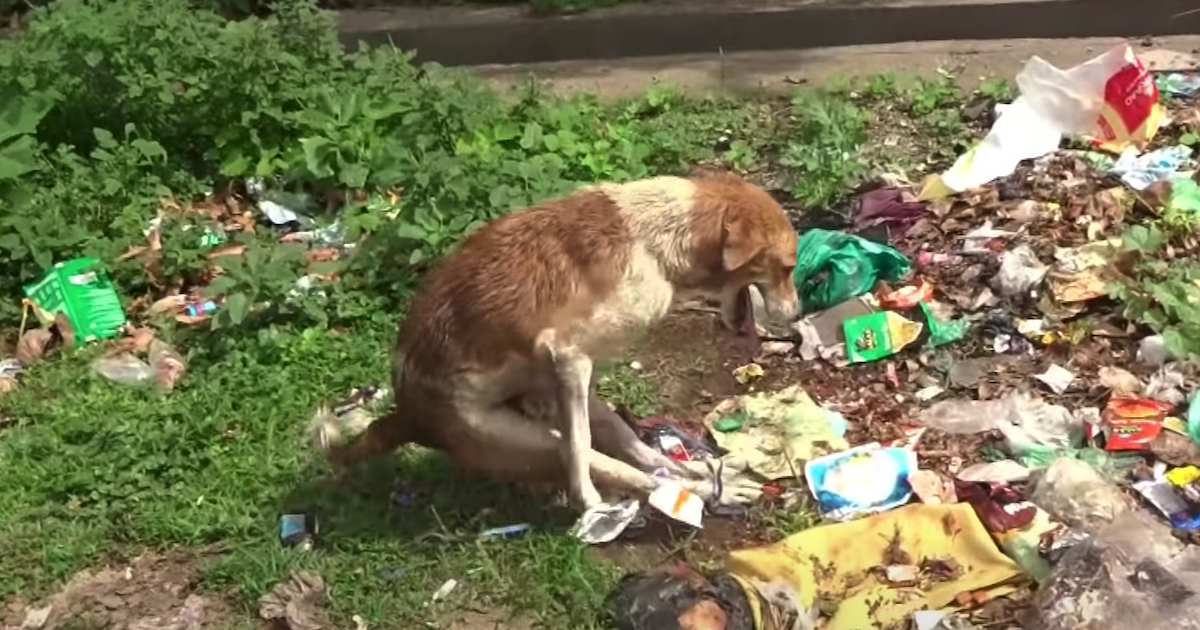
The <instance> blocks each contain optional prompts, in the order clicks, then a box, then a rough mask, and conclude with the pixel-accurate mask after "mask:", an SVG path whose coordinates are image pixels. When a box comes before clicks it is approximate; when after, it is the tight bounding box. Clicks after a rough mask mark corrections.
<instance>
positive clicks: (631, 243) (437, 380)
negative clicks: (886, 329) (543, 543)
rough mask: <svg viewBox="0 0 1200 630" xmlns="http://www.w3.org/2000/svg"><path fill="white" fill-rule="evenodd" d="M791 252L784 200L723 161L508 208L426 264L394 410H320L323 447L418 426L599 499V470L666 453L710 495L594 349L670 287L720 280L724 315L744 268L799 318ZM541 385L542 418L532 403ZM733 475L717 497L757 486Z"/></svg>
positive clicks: (395, 440) (640, 464)
mask: <svg viewBox="0 0 1200 630" xmlns="http://www.w3.org/2000/svg"><path fill="white" fill-rule="evenodd" d="M795 264H796V233H795V230H794V229H793V228H792V226H791V225H790V224H789V222H788V220H787V217H786V216H785V215H784V212H783V209H782V208H780V206H779V205H778V204H777V203H776V202H775V201H774V200H773V199H772V198H771V197H770V196H769V195H768V194H766V193H765V192H764V191H762V190H761V189H759V188H757V187H755V186H753V185H751V184H749V183H747V182H746V181H744V180H743V179H741V178H739V177H737V176H736V175H733V174H729V173H714V174H697V175H693V176H691V177H688V178H680V177H658V178H654V179H647V180H641V181H634V182H629V183H626V184H602V185H597V186H590V187H586V188H582V189H580V190H578V191H577V192H575V193H573V194H572V195H570V196H568V197H565V198H562V199H555V200H551V201H546V202H544V203H541V204H539V205H537V206H534V207H532V208H529V209H526V210H523V211H519V212H515V213H513V214H510V215H508V216H506V217H504V218H501V219H498V220H496V221H493V222H492V223H490V224H488V225H486V226H484V227H482V228H480V229H479V230H478V231H476V232H475V233H473V234H471V235H470V236H469V237H467V238H466V239H465V240H464V242H463V243H462V246H461V247H460V248H459V249H458V250H457V251H456V252H454V253H452V254H450V255H449V256H447V257H446V258H445V259H444V260H443V261H442V262H441V264H440V265H439V266H438V267H437V268H435V269H434V270H432V271H431V272H430V273H429V274H428V275H427V277H426V279H425V283H424V287H423V288H422V290H421V291H420V292H419V293H418V295H417V296H416V298H414V299H413V301H412V304H411V308H410V311H409V313H408V317H407V319H406V320H405V321H404V323H403V324H402V325H401V329H400V337H399V342H398V346H399V347H398V357H397V361H396V371H395V377H394V384H393V385H394V392H395V407H394V410H393V411H392V412H391V413H390V414H389V415H387V416H384V417H381V418H379V419H377V420H375V421H374V422H372V423H371V424H370V425H369V426H368V427H367V428H366V430H365V434H364V435H357V436H354V435H350V434H351V433H354V431H347V430H343V429H342V428H340V427H339V426H338V424H337V423H336V421H335V420H334V419H333V417H332V416H331V415H330V414H328V413H324V414H318V417H317V418H316V419H315V420H314V422H315V425H314V429H315V438H316V440H317V444H318V447H319V448H320V449H321V450H322V451H324V452H325V453H326V454H327V455H328V457H329V458H330V459H331V460H333V461H334V462H338V463H342V464H346V463H354V462H357V461H360V460H362V459H364V458H366V457H368V456H371V455H375V454H379V453H386V452H391V451H393V450H394V449H395V448H396V447H397V446H399V445H401V444H404V443H408V442H415V443H418V444H421V445H423V446H427V447H430V448H435V449H439V450H442V451H444V452H446V453H447V454H448V455H449V457H450V458H451V460H452V461H453V462H454V463H455V464H456V465H457V466H460V467H462V468H464V469H467V470H469V471H474V472H476V473H479V474H482V475H485V476H488V477H492V478H497V479H504V480H510V481H519V482H527V483H562V482H563V481H566V482H567V485H568V488H569V490H570V492H571V495H572V498H574V499H575V500H576V501H578V502H579V503H580V504H582V505H583V507H584V508H591V507H595V506H597V505H598V504H600V503H602V500H601V497H600V493H599V492H598V491H597V489H596V485H597V484H598V485H600V486H602V487H605V488H608V489H611V490H620V491H626V492H631V493H635V494H640V495H642V496H645V495H648V494H649V493H650V492H652V491H653V490H654V489H655V487H656V486H657V482H656V480H655V479H654V477H653V476H652V473H653V471H655V470H657V469H660V468H667V469H668V470H670V471H671V472H673V473H674V474H675V475H676V476H677V477H679V478H681V483H683V485H684V487H686V488H687V489H688V490H690V491H692V492H694V493H695V494H697V495H699V496H700V497H701V498H704V499H706V500H707V499H710V498H713V496H714V493H715V492H717V491H716V490H714V486H715V485H716V484H715V481H717V480H715V479H714V478H713V473H712V472H711V470H710V469H709V468H708V467H707V466H705V465H701V464H699V463H691V465H684V464H679V463H677V462H674V461H672V460H670V459H669V458H667V457H665V456H664V455H662V454H661V453H659V452H657V451H655V450H654V449H652V448H650V447H649V446H647V445H646V444H644V443H642V442H641V441H640V440H639V439H638V437H637V435H635V433H634V432H633V430H632V429H630V428H629V426H628V425H626V424H625V423H624V422H623V421H622V420H621V419H620V417H619V416H618V415H617V414H616V413H614V412H613V411H612V410H611V409H610V408H609V407H608V405H606V404H605V403H604V402H602V401H601V400H600V399H599V398H597V397H596V395H595V394H594V393H593V392H592V360H593V358H601V357H605V358H615V357H614V355H618V354H619V353H620V352H621V351H622V350H623V349H624V348H625V347H626V345H627V342H628V341H629V340H630V337H631V335H633V334H635V333H637V332H640V331H642V330H644V329H645V328H646V327H647V326H648V325H649V324H651V323H653V322H655V321H656V320H659V319H661V318H663V317H664V316H665V315H666V314H667V312H668V310H669V308H670V307H671V305H672V301H673V299H674V298H675V297H676V296H677V295H678V294H684V293H692V294H696V293H698V294H707V295H711V296H714V297H717V298H719V299H720V300H721V312H722V320H723V321H724V323H725V324H726V325H727V326H729V327H733V326H734V325H735V321H734V320H735V316H736V315H735V314H736V311H737V296H738V294H739V293H740V292H741V291H743V290H744V289H746V288H747V287H748V286H750V285H752V284H753V285H755V286H757V287H758V288H759V290H760V291H761V292H762V293H763V295H764V296H765V297H766V305H767V311H768V314H769V316H770V317H771V319H773V320H778V321H780V322H787V321H790V320H794V319H795V318H796V317H797V316H798V314H799V311H800V307H799V303H798V300H797V297H796V288H795V285H794V284H793V281H792V268H793V266H794V265H795ZM542 403H550V406H551V407H552V408H554V409H555V411H553V412H552V413H550V414H549V415H550V416H551V417H552V418H553V419H550V418H547V417H546V414H539V413H532V412H530V411H528V410H529V409H531V408H537V407H538V405H539V404H542ZM358 433H363V432H362V430H361V428H360V429H359V430H358ZM730 483H732V484H733V487H730V486H729V485H725V487H724V488H723V492H722V497H721V498H722V499H724V500H734V501H736V500H738V499H739V498H741V499H742V500H748V498H749V497H753V496H755V495H757V494H758V493H759V492H760V491H761V487H760V486H757V484H753V483H752V482H745V481H742V482H730Z"/></svg>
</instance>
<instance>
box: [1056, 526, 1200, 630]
mask: <svg viewBox="0 0 1200 630" xmlns="http://www.w3.org/2000/svg"><path fill="white" fill-rule="evenodd" d="M1197 568H1200V567H1198V566H1197V558H1196V557H1195V554H1194V553H1191V552H1180V550H1179V545H1178V543H1177V542H1176V541H1173V540H1172V539H1171V537H1170V535H1169V534H1167V533H1166V528H1165V527H1163V526H1161V525H1159V524H1156V523H1151V522H1147V521H1145V520H1143V519H1142V518H1141V517H1140V515H1139V514H1137V513H1132V512H1131V513H1128V514H1126V515H1124V516H1122V517H1120V518H1119V519H1118V520H1117V521H1115V522H1114V523H1113V524H1112V525H1110V526H1108V527H1105V528H1104V529H1102V530H1101V531H1099V532H1098V533H1097V534H1096V535H1094V536H1092V537H1090V538H1089V539H1087V540H1085V541H1084V542H1082V543H1081V544H1079V545H1076V546H1074V547H1072V548H1071V549H1069V550H1067V552H1066V553H1065V554H1063V557H1062V558H1061V559H1060V560H1059V562H1058V564H1057V565H1056V566H1055V568H1054V572H1053V574H1052V575H1051V577H1050V579H1049V580H1047V581H1046V582H1044V583H1043V584H1042V586H1041V588H1040V589H1039V590H1038V592H1037V595H1036V596H1035V598H1034V604H1035V607H1036V609H1037V612H1038V616H1039V617H1040V619H1041V622H1042V623H1041V624H1040V625H1039V626H1038V627H1040V628H1044V629H1045V630H1067V629H1071V630H1075V629H1078V628H1138V630H1197V629H1200V595H1197V592H1196V591H1197V590H1198V589H1197V586H1196V585H1197V580H1198V578H1200V574H1197V572H1196V569H1197Z"/></svg>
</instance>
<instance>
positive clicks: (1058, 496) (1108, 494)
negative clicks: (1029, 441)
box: [1029, 457, 1128, 532]
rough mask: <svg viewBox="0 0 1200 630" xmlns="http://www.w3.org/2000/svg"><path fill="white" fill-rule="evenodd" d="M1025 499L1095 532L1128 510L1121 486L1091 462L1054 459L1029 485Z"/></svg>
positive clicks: (1071, 522)
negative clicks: (1031, 485)
mask: <svg viewBox="0 0 1200 630" xmlns="http://www.w3.org/2000/svg"><path fill="white" fill-rule="evenodd" d="M1029 500H1030V501H1031V502H1032V503H1033V504H1034V505H1037V506H1038V507H1040V508H1042V509H1043V510H1046V511H1047V512H1049V513H1050V515H1051V516H1053V517H1054V518H1055V519H1056V520H1058V521H1060V522H1062V523H1066V524H1067V525H1069V526H1070V527H1074V528H1080V529H1082V530H1084V531H1087V532H1095V531H1098V530H1100V529H1101V528H1102V527H1104V526H1105V525H1107V524H1109V523H1111V522H1112V521H1113V519H1115V518H1117V517H1118V516H1120V515H1122V514H1123V513H1124V512H1126V511H1127V510H1128V503H1127V502H1126V500H1125V497H1124V495H1123V494H1122V493H1121V489H1120V488H1118V487H1117V486H1116V484H1114V483H1113V482H1111V481H1109V480H1108V479H1105V477H1104V475H1102V474H1101V473H1100V471H1099V470H1097V469H1096V468H1095V467H1093V466H1092V465H1090V464H1088V463H1087V462H1084V461H1082V460H1079V459H1075V458H1072V457H1060V458H1058V459H1056V460H1054V461H1053V462H1052V463H1051V464H1050V465H1049V466H1048V467H1047V468H1046V469H1045V471H1044V472H1042V474H1041V475H1040V476H1039V477H1038V478H1037V480H1036V481H1035V482H1034V485H1033V491H1032V492H1031V493H1030V495H1029Z"/></svg>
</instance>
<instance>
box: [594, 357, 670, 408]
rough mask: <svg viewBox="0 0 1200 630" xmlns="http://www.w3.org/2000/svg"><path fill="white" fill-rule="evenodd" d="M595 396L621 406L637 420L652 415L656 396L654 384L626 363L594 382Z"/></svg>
mask: <svg viewBox="0 0 1200 630" xmlns="http://www.w3.org/2000/svg"><path fill="white" fill-rule="evenodd" d="M596 394H597V395H599V396H600V397H601V398H603V399H604V400H606V401H608V402H611V403H612V404H614V405H622V406H624V407H625V408H626V409H628V410H629V411H630V413H632V414H633V415H634V417H637V418H644V417H646V416H649V415H650V414H652V413H654V412H655V411H656V410H657V407H658V396H657V394H656V392H655V391H654V384H653V383H651V382H650V379H649V378H647V377H646V375H645V374H644V373H643V372H642V371H641V370H637V369H634V368H633V367H632V366H630V365H629V364H627V363H618V364H614V365H613V366H611V367H610V368H609V369H608V370H606V371H605V372H604V373H603V374H602V375H601V377H600V378H599V379H598V380H597V382H596Z"/></svg>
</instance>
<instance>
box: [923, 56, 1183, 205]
mask: <svg viewBox="0 0 1200 630" xmlns="http://www.w3.org/2000/svg"><path fill="white" fill-rule="evenodd" d="M1016 82H1017V87H1018V88H1019V89H1020V92H1021V95H1020V96H1019V97H1017V99H1016V100H1015V101H1013V102H1012V104H1011V105H1009V106H1007V107H1005V108H1004V113H1003V114H1002V115H1001V116H1000V117H999V118H998V119H997V120H996V124H995V125H993V126H992V129H991V131H989V132H988V135H987V136H986V137H985V138H984V139H983V141H982V142H981V143H980V144H979V145H977V146H976V147H975V148H973V149H971V150H970V151H968V152H967V153H965V154H963V155H962V156H960V157H959V159H958V161H956V162H955V163H954V166H952V167H950V170H948V171H946V172H945V173H943V174H942V175H941V182H942V184H943V185H944V186H945V188H948V189H949V190H950V191H953V192H962V191H964V190H968V189H970V188H976V187H978V186H982V185H984V184H986V183H988V182H990V181H992V180H994V179H996V178H998V177H1004V176H1005V175H1008V174H1010V173H1012V172H1013V170H1015V169H1016V167H1017V164H1018V163H1019V162H1020V161H1021V160H1028V159H1033V158H1038V157H1041V156H1043V155H1046V154H1047V153H1051V152H1053V151H1055V150H1056V149H1058V146H1059V143H1060V142H1061V140H1062V136H1063V135H1074V134H1087V135H1090V136H1092V137H1094V138H1096V140H1097V141H1098V142H1097V144H1099V145H1101V146H1102V147H1103V148H1105V149H1108V150H1111V151H1114V152H1116V153H1120V152H1121V151H1122V150H1124V149H1125V148H1126V147H1127V146H1131V145H1132V146H1136V147H1138V148H1142V147H1144V146H1145V145H1146V144H1147V143H1148V142H1149V141H1150V139H1151V138H1153V136H1154V133H1155V132H1156V131H1157V130H1158V126H1159V124H1160V123H1161V121H1162V117H1163V110H1162V107H1161V106H1160V105H1158V88H1157V87H1156V86H1155V84H1154V78H1153V77H1152V76H1150V74H1149V73H1148V72H1147V71H1146V68H1145V67H1144V66H1143V65H1142V63H1141V61H1139V60H1138V58H1137V56H1136V55H1134V53H1133V49H1132V48H1130V47H1129V45H1128V44H1121V45H1120V46H1117V47H1115V48H1112V49H1110V50H1108V51H1107V52H1105V53H1104V54H1102V55H1100V56H1099V57H1096V58H1094V59H1092V60H1090V61H1087V62H1084V63H1082V64H1080V65H1078V66H1075V67H1073V68H1071V69H1069V70H1062V69H1060V68H1056V67H1055V66H1053V65H1051V64H1050V63H1049V62H1047V61H1046V60H1044V59H1042V58H1040V57H1032V58H1031V59H1030V60H1029V61H1028V62H1026V64H1025V67H1024V68H1023V69H1022V70H1021V72H1020V73H1018V74H1017V78H1016ZM943 194H944V193H943ZM931 196H938V195H937V194H935V193H933V191H931V190H930V189H928V188H927V190H926V191H925V192H923V193H922V197H931Z"/></svg>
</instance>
